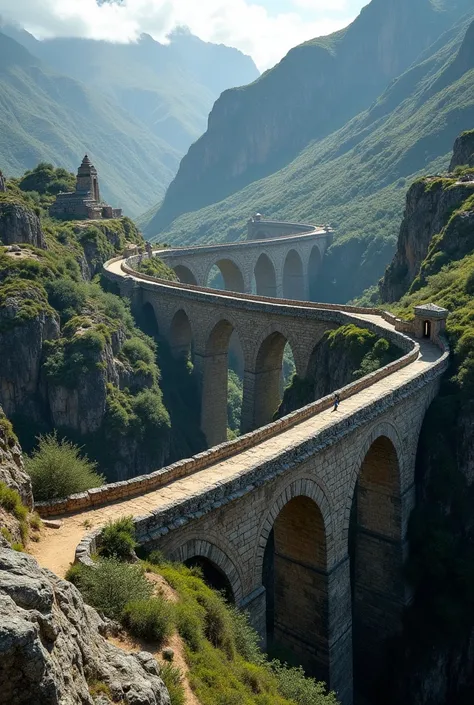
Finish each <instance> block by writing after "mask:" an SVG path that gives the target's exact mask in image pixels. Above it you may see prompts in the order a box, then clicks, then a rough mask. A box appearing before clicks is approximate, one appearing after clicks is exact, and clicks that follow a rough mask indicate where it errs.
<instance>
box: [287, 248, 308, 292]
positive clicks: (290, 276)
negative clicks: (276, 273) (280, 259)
mask: <svg viewBox="0 0 474 705" xmlns="http://www.w3.org/2000/svg"><path fill="white" fill-rule="evenodd" d="M283 298H284V299H293V300H295V301H303V300H304V299H305V291H304V274H303V262H302V261H301V257H300V256H299V254H298V253H297V252H296V250H290V251H289V252H288V254H287V256H286V259H285V264H284V266H283Z"/></svg>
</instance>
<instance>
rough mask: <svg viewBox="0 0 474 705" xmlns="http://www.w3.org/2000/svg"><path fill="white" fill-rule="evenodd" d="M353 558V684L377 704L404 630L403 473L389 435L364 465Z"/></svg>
mask: <svg viewBox="0 0 474 705" xmlns="http://www.w3.org/2000/svg"><path fill="white" fill-rule="evenodd" d="M349 555H350V561H351V593H352V630H353V632H352V643H353V655H354V684H355V688H356V691H357V692H358V693H359V694H361V695H363V696H364V697H367V698H369V700H370V701H373V702H379V700H378V688H379V683H380V682H381V681H384V672H385V668H386V667H387V665H388V653H387V647H388V640H389V639H390V638H391V637H393V636H394V635H396V634H397V632H398V631H399V629H400V627H401V618H402V611H403V606H404V604H405V594H404V593H405V586H404V581H403V572H402V568H403V541H402V526H401V501H400V473H399V466H398V459H397V453H396V450H395V448H394V446H393V443H392V442H391V440H390V439H389V438H387V437H386V436H380V437H379V438H377V439H376V440H375V441H374V442H373V443H372V445H371V447H370V449H369V451H368V452H367V454H366V456H365V458H364V461H363V462H362V466H361V469H360V473H359V478H358V481H357V484H356V488H355V492H354V497H353V501H352V509H351V520H350V530H349ZM380 694H382V695H383V686H382V692H381V693H380Z"/></svg>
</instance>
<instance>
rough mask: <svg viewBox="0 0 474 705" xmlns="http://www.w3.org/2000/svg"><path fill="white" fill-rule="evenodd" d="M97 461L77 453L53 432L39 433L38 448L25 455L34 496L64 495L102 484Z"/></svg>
mask: <svg viewBox="0 0 474 705" xmlns="http://www.w3.org/2000/svg"><path fill="white" fill-rule="evenodd" d="M96 467H97V465H96V463H93V462H92V461H91V460H89V459H88V458H87V456H85V457H81V456H80V448H78V447H77V446H75V445H74V444H73V443H70V442H69V441H67V440H65V439H62V440H58V438H57V435H56V433H53V434H50V435H47V436H40V437H39V442H38V448H37V449H36V450H35V451H34V452H33V454H32V455H31V456H30V457H27V459H26V470H27V472H28V474H29V475H30V477H31V481H32V484H33V494H34V496H35V499H36V500H39V501H48V500H52V499H63V498H64V497H68V496H69V495H71V494H74V493H76V492H84V491H85V490H89V489H91V488H92V487H100V485H103V483H104V478H103V477H102V475H99V474H98V473H97V472H96Z"/></svg>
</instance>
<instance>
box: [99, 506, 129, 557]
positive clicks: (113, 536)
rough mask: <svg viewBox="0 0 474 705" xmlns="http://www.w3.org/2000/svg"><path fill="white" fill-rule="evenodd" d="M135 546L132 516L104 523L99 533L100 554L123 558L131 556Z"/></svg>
mask: <svg viewBox="0 0 474 705" xmlns="http://www.w3.org/2000/svg"><path fill="white" fill-rule="evenodd" d="M136 547H137V542H136V541H135V524H134V523H133V517H122V518H121V519H117V520H116V521H111V522H109V523H108V524H106V526H105V527H104V529H103V531H102V534H101V543H100V548H99V553H100V555H101V556H103V557H104V558H118V559H122V560H124V559H127V558H130V557H131V556H133V552H134V550H135V548H136Z"/></svg>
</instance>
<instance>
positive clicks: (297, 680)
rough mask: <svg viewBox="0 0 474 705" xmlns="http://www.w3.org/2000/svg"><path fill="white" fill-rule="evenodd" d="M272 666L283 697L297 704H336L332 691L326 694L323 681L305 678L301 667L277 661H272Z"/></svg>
mask: <svg viewBox="0 0 474 705" xmlns="http://www.w3.org/2000/svg"><path fill="white" fill-rule="evenodd" d="M272 668H273V670H274V673H275V675H276V677H277V679H278V690H279V691H280V693H281V694H282V695H283V697H285V698H288V699H289V700H293V701H294V702H296V703H298V705H337V700H336V696H335V695H334V693H329V694H326V687H325V685H324V683H318V682H316V681H315V680H314V679H313V678H307V677H306V676H305V675H304V671H303V669H302V668H301V667H300V668H288V666H286V665H283V664H281V663H280V662H279V661H274V662H273V663H272Z"/></svg>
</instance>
